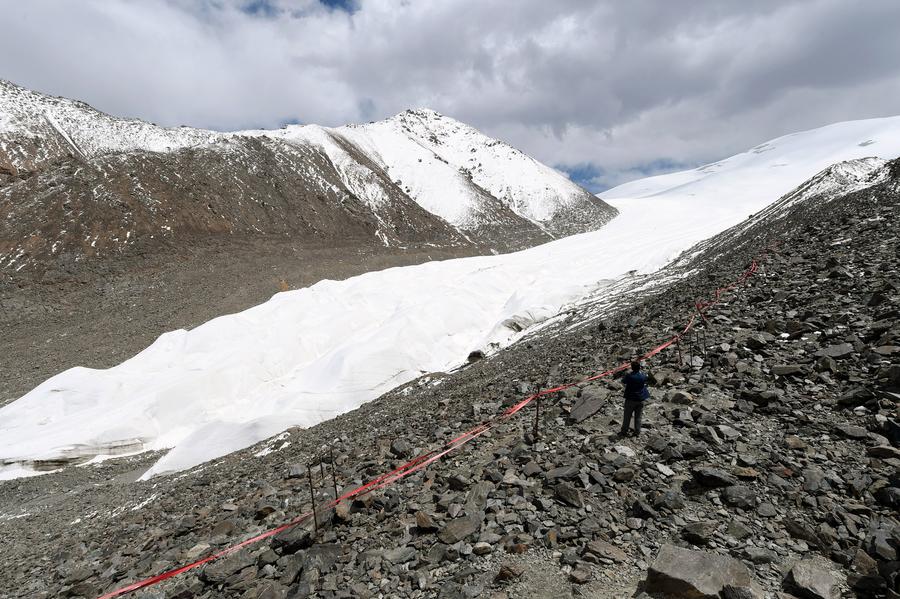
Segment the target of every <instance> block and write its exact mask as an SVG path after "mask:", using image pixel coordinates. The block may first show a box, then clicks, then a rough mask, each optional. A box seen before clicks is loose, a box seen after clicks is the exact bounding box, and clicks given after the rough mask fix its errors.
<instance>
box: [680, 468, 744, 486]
mask: <svg viewBox="0 0 900 599" xmlns="http://www.w3.org/2000/svg"><path fill="white" fill-rule="evenodd" d="M691 475H692V476H693V477H694V481H695V482H696V483H697V484H699V485H701V486H704V487H729V486H732V485H736V484H737V482H738V481H737V479H736V478H735V477H733V476H731V475H730V474H728V473H727V472H725V471H724V470H719V469H718V468H710V467H708V466H700V467H698V468H694V469H693V470H692V471H691Z"/></svg>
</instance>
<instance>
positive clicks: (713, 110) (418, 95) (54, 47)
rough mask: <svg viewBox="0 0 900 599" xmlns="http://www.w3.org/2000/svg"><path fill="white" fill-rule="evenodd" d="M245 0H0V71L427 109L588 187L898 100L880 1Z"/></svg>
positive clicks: (231, 118) (196, 105)
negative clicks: (343, 1)
mask: <svg viewBox="0 0 900 599" xmlns="http://www.w3.org/2000/svg"><path fill="white" fill-rule="evenodd" d="M249 4H250V3H249V2H246V1H244V2H241V1H237V0H230V1H226V0H217V1H213V0H206V1H203V2H193V1H188V0H183V1H179V2H166V1H164V0H141V1H139V2H138V1H127V0H121V1H113V0H108V1H107V0H87V1H84V2H78V3H74V2H53V1H50V0H31V1H29V2H9V3H8V4H7V5H6V6H4V9H3V10H4V18H3V20H2V21H0V77H4V78H7V79H10V80H12V81H14V82H16V83H19V84H22V85H26V86H28V87H33V88H36V89H38V90H41V91H45V92H49V93H54V94H58V95H65V96H69V97H75V98H78V99H83V100H85V101H87V102H89V103H91V104H93V105H95V106H96V107H98V108H99V109H101V110H104V111H107V112H110V113H113V114H117V115H130V116H140V117H143V118H146V119H149V120H152V121H154V122H158V123H160V124H167V125H178V124H190V125H194V126H201V127H211V128H218V129H236V128H245V127H260V126H268V127H272V126H278V124H280V123H281V122H283V121H287V120H299V121H303V122H318V123H322V124H329V125H335V124H342V123H345V122H354V121H365V120H371V119H376V118H383V117H385V116H388V115H391V114H394V113H396V112H399V111H401V110H403V109H405V108H408V107H416V106H428V107H431V108H434V109H436V110H439V111H441V112H444V113H446V114H449V115H451V116H454V117H456V118H459V119H461V120H463V121H466V122H469V123H471V124H473V125H474V126H476V127H479V128H480V129H482V130H484V131H485V132H487V133H489V134H492V135H496V136H499V137H503V138H505V139H507V140H508V141H510V142H512V143H513V144H515V145H517V146H518V147H520V148H521V149H523V150H524V151H526V152H528V153H530V154H533V155H535V156H536V157H538V158H539V159H541V160H543V161H545V162H548V163H550V164H555V165H576V164H584V163H589V164H593V165H595V166H596V167H598V168H599V169H601V170H602V171H604V172H605V174H604V176H603V177H602V178H601V180H600V181H599V184H601V185H602V184H604V183H612V182H615V181H619V180H621V179H622V178H623V177H629V176H635V175H640V174H642V173H643V172H644V171H645V170H646V169H648V168H650V169H652V168H653V165H659V164H664V163H671V162H677V163H683V164H694V163H698V162H703V161H709V160H714V159H716V158H719V157H722V156H724V155H727V154H728V153H732V152H735V151H739V150H742V149H745V148H747V147H750V146H752V145H755V144H756V143H758V142H760V141H762V140H764V139H766V138H770V137H774V136H777V135H780V134H783V133H788V132H791V131H795V130H799V129H804V128H809V127H815V126H819V125H823V124H826V123H829V122H833V121H837V120H848V119H855V118H865V117H870V116H881V115H886V114H893V113H896V112H898V111H900V110H898V105H897V103H896V98H898V97H900V94H898V92H900V63H898V62H897V61H896V57H897V56H900V36H897V35H896V34H895V31H896V27H897V26H898V24H900V3H897V2H894V1H893V0H872V1H869V2H865V3H848V2H839V1H837V0H798V1H795V2H774V1H773V2H754V3H724V2H719V1H717V0H709V1H703V2H701V1H697V2H691V3H669V2H630V3H622V2H617V1H615V0H610V1H609V2H600V3H586V2H577V1H567V0H558V1H554V2H546V1H538V0H516V1H510V2H483V1H481V0H460V1H456V2H450V1H440V0H431V1H428V2H402V3H401V2H396V1H395V0H371V1H370V0H362V1H361V2H360V3H359V5H358V10H356V11H355V12H354V13H353V14H352V15H351V14H348V13H347V12H344V11H341V10H331V9H328V8H327V7H325V6H323V5H321V4H320V3H319V2H316V1H315V0H303V1H299V2H288V1H286V0H279V1H277V2H276V1H274V0H269V2H267V3H262V4H261V3H260V2H259V1H256V2H254V3H253V4H255V5H256V6H257V8H258V10H256V11H255V12H254V11H246V10H241V8H242V7H244V8H246V7H247V6H248V5H249ZM267 6H268V7H269V8H270V9H269V10H266V8H267ZM648 165H649V166H648Z"/></svg>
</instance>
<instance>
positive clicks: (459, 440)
mask: <svg viewBox="0 0 900 599" xmlns="http://www.w3.org/2000/svg"><path fill="white" fill-rule="evenodd" d="M765 253H766V252H763V254H762V255H765ZM757 268H758V263H757V261H756V260H753V261H752V262H751V263H750V266H749V267H748V268H747V270H745V271H744V272H743V273H742V274H741V276H740V277H738V279H737V280H736V281H734V282H732V283H731V284H729V285H727V286H725V287H719V288H718V289H716V290H715V291H714V293H713V299H711V300H708V301H705V302H704V301H698V302H696V304H695V307H696V308H697V313H698V314H699V315H700V317H701V318H702V319H703V320H704V321H706V315H705V314H704V312H705V310H707V309H708V308H710V307H711V306H714V305H716V304H718V303H719V302H720V301H721V297H722V295H723V294H725V293H727V292H729V291H732V290H733V289H735V288H736V287H738V286H740V285H742V284H743V283H745V282H746V281H747V279H749V278H750V277H751V276H753V274H754V273H755V272H756V271H757ZM696 322H697V315H696V314H695V315H692V316H691V318H690V320H688V323H687V324H686V325H685V327H684V329H682V330H681V332H679V333H676V334H675V335H673V336H672V337H670V338H669V339H667V340H666V341H665V342H663V343H661V344H659V345H657V346H656V347H654V348H652V349H651V350H650V351H648V352H647V353H645V354H644V355H643V356H640V358H639V359H640V360H647V359H649V358H652V357H653V356H655V355H656V354H658V353H660V352H661V351H663V350H664V349H666V348H667V347H669V346H670V345H672V344H673V343H677V342H678V341H679V340H680V339H681V338H682V337H684V335H686V334H687V333H688V332H689V331H690V330H691V329H692V328H693V327H694V324H696ZM629 366H630V362H626V363H624V364H620V365H618V366H616V367H615V368H612V369H610V370H606V371H604V372H601V373H599V374H595V375H593V376H589V377H587V378H585V379H582V380H580V381H577V382H574V383H566V384H564V385H559V386H556V387H551V388H549V389H543V390H541V391H539V392H537V393H535V394H533V395H530V396H529V397H526V398H525V399H523V400H521V401H519V402H518V403H516V404H514V405H512V406H510V407H509V408H507V409H506V410H504V411H503V412H501V413H500V414H498V415H496V416H494V417H493V418H491V419H490V420H487V421H486V422H484V423H482V424H479V425H478V426H476V427H475V428H473V429H470V430H468V431H466V432H464V433H462V434H461V435H459V436H458V437H456V438H455V439H452V440H451V441H448V442H447V443H445V444H444V445H443V446H442V447H441V448H440V449H438V450H432V451H429V452H427V453H423V454H422V455H420V456H418V457H416V458H414V459H412V460H410V461H409V462H407V463H405V464H403V465H401V466H398V467H397V468H395V469H394V470H391V471H390V472H387V473H385V474H381V475H379V476H377V477H375V478H373V479H372V480H370V481H369V482H367V483H365V484H363V485H360V486H359V487H356V488H355V489H352V490H350V491H347V492H346V493H344V494H343V495H341V496H340V497H336V498H335V499H332V500H331V501H329V502H327V503H326V504H324V505H322V506H320V507H319V508H316V509H315V510H311V511H308V512H306V513H303V514H301V515H299V516H297V517H296V518H294V519H293V520H291V521H289V522H287V523H285V524H282V525H281V526H278V527H277V528H273V529H270V530H267V531H266V532H263V533H261V534H258V535H256V536H253V537H250V538H249V539H246V540H244V541H241V542H240V543H237V544H235V545H232V546H230V547H226V548H225V549H223V550H221V551H219V552H217V553H213V554H211V555H208V556H206V557H204V558H202V559H199V560H197V561H195V562H192V563H190V564H186V565H184V566H181V567H179V568H175V569H174V570H169V571H167V572H163V573H162V574H157V575H156V576H153V577H151V578H145V579H144V580H139V581H137V582H134V583H132V584H129V585H128V586H125V587H122V588H120V589H117V590H115V591H112V592H109V593H107V594H105V595H102V596H101V597H99V599H113V598H115V597H120V596H122V595H124V594H126V593H130V592H132V591H137V590H139V589H143V588H146V587H149V586H152V585H154V584H157V583H160V582H162V581H164V580H168V579H169V578H173V577H175V576H178V575H179V574H183V573H184V572H187V571H189V570H193V569H194V568H198V567H200V566H202V565H204V564H208V563H209V562H211V561H214V560H217V559H219V558H221V557H225V556H226V555H229V554H231V553H234V552H235V551H238V550H240V549H242V548H244V547H246V546H248V545H252V544H254V543H257V542H258V541H261V540H263V539H267V538H269V537H273V536H275V535H277V534H278V533H280V532H283V531H285V530H288V529H290V528H293V527H295V526H297V525H299V524H302V523H303V522H305V521H307V520H309V518H310V517H311V516H312V515H313V511H315V512H320V511H327V510H329V509H331V508H333V507H335V506H337V505H338V504H339V503H343V502H344V501H347V500H348V499H353V498H355V497H359V496H362V495H365V494H367V493H371V492H372V491H376V490H378V489H382V488H384V487H388V486H390V485H392V484H394V483H395V482H397V481H398V480H400V479H402V478H405V477H407V476H409V475H410V474H413V473H415V472H418V471H419V470H422V469H423V468H425V467H427V466H428V465H429V464H432V463H434V462H436V461H437V460H439V459H441V458H442V457H444V456H445V455H447V454H448V453H451V452H453V451H455V450H457V449H459V448H460V447H462V446H463V445H465V444H467V443H468V442H469V441H471V440H473V439H476V438H478V437H480V436H481V435H483V434H484V433H486V432H488V431H490V430H491V429H492V428H494V427H495V426H497V425H498V424H500V423H501V422H505V421H506V420H508V419H509V418H511V417H512V416H514V415H515V414H516V413H518V412H519V411H520V410H522V409H523V408H524V407H525V406H527V405H528V404H530V403H531V402H533V401H534V400H536V399H538V398H539V397H543V396H544V395H551V394H553V393H558V392H560V391H564V390H566V389H570V388H572V387H575V386H578V385H583V384H584V383H589V382H591V381H596V380H598V379H602V378H605V377H608V376H611V375H613V374H616V373H618V372H622V371H623V370H626V369H627V368H629Z"/></svg>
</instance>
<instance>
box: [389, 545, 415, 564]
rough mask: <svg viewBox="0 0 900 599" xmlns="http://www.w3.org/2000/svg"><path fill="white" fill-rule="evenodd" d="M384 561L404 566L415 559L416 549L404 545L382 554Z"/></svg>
mask: <svg viewBox="0 0 900 599" xmlns="http://www.w3.org/2000/svg"><path fill="white" fill-rule="evenodd" d="M384 559H386V560H387V561H389V562H391V563H392V564H405V563H406V562H411V561H413V560H414V559H416V548H415V547H410V546H409V545H404V546H402V547H395V548H394V549H391V550H389V551H385V552H384Z"/></svg>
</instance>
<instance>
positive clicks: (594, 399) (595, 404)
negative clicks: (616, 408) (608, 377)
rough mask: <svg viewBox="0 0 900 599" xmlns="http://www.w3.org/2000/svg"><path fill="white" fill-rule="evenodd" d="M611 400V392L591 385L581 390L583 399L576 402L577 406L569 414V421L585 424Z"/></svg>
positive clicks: (580, 398)
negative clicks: (584, 422)
mask: <svg viewBox="0 0 900 599" xmlns="http://www.w3.org/2000/svg"><path fill="white" fill-rule="evenodd" d="M608 399H609V391H607V390H606V389H604V388H602V387H597V386H595V385H590V386H588V387H585V388H584V389H582V390H581V397H579V398H578V399H576V400H575V405H573V406H572V410H571V411H570V412H569V420H571V421H572V422H575V423H578V422H583V421H585V420H587V419H588V418H590V417H591V416H593V415H594V414H596V413H597V412H599V411H600V409H601V408H602V407H603V406H604V405H606V402H607V400H608Z"/></svg>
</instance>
